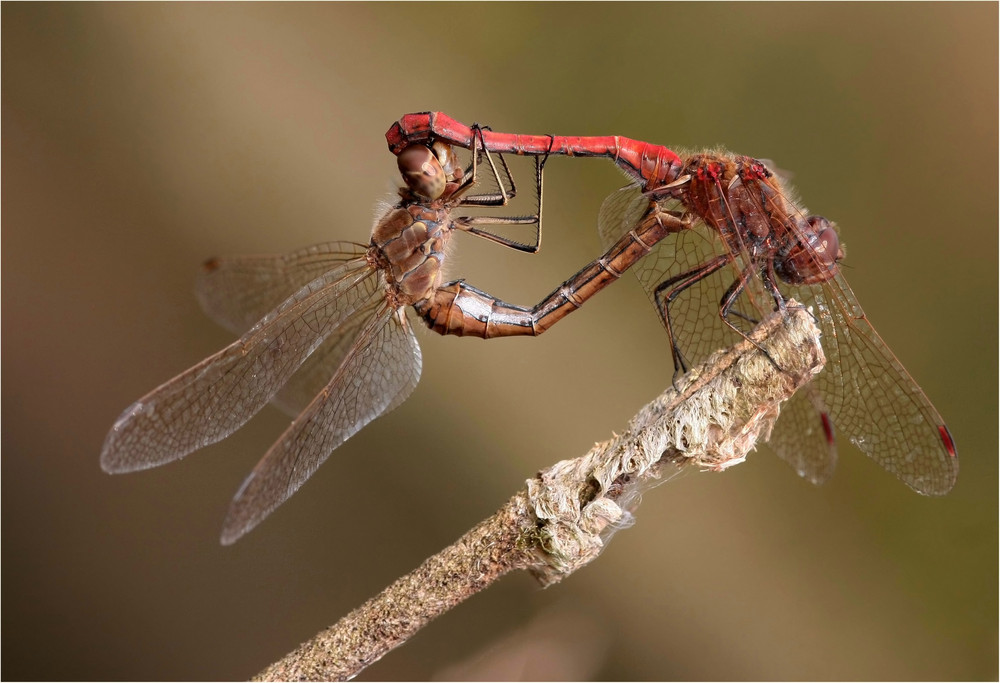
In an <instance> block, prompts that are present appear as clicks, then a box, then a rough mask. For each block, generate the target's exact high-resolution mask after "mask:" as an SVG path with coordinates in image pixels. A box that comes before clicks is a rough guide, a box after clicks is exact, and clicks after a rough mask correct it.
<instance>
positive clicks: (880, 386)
mask: <svg viewBox="0 0 1000 683" xmlns="http://www.w3.org/2000/svg"><path fill="white" fill-rule="evenodd" d="M474 132H475V131H473V130H472V129H471V128H470V127H469V126H466V125H465V124H462V123H460V122H459V121H456V120H455V119H453V118H451V117H449V116H447V115H445V114H443V113H440V112H419V113H414V114H407V115H405V116H404V117H402V118H401V119H400V120H399V121H398V122H396V123H395V124H393V126H392V127H391V128H390V129H389V131H388V132H387V133H386V139H387V142H388V144H389V148H390V150H391V151H392V152H394V153H400V152H401V151H402V150H404V149H407V148H408V147H409V146H411V145H413V144H417V143H423V144H428V143H429V142H431V141H435V142H437V141H443V142H447V143H448V144H451V145H454V146H457V147H465V148H469V146H470V144H471V141H472V135H473V133H474ZM479 144H480V145H482V146H483V147H485V149H487V150H490V151H493V152H496V153H507V154H521V155H538V154H542V153H545V154H547V155H556V154H561V155H567V156H585V157H604V158H609V159H611V160H613V161H614V163H616V164H617V165H618V166H619V167H620V168H621V169H622V170H623V171H624V172H625V174H626V175H627V176H628V177H629V179H630V183H629V185H627V186H626V187H624V188H621V189H620V190H618V191H617V192H614V193H613V194H611V195H610V196H609V197H608V198H607V199H606V200H605V202H604V204H603V205H602V207H601V210H600V214H599V217H598V229H599V233H600V235H601V239H602V242H603V244H604V247H605V248H606V252H605V253H604V255H602V256H601V257H600V258H598V259H597V260H596V261H594V262H593V263H592V264H591V265H590V266H589V268H590V272H591V274H592V277H591V280H590V282H591V283H592V284H593V286H594V287H597V288H600V287H603V286H606V285H607V284H610V282H612V281H614V280H615V279H617V278H618V277H619V276H620V275H621V274H622V272H623V271H624V270H625V269H628V268H630V267H632V266H633V265H636V264H637V265H636V268H635V272H636V274H637V275H638V278H639V280H640V283H641V284H642V286H643V288H644V289H645V291H646V292H647V294H648V295H649V297H650V299H651V301H652V303H653V305H654V307H655V309H656V312H657V314H658V315H659V317H660V320H661V321H662V322H663V324H664V326H665V328H666V331H667V334H668V337H669V342H670V349H671V355H672V359H673V362H674V367H675V373H678V372H684V371H686V370H687V369H688V367H689V366H690V364H691V363H692V362H698V361H700V360H703V359H704V358H705V357H707V356H708V355H709V354H710V353H711V352H713V351H715V350H717V349H719V348H724V347H728V346H730V345H731V344H733V343H734V342H735V341H738V340H739V339H741V338H746V336H747V334H748V332H749V329H750V328H751V327H752V326H753V325H754V324H756V322H757V321H759V320H760V319H762V318H763V317H764V315H765V314H766V313H768V312H770V311H773V310H782V309H784V308H785V307H786V302H787V301H789V300H790V299H794V300H795V301H797V302H799V303H800V305H804V306H808V307H809V308H810V310H811V311H812V312H813V315H814V317H815V318H816V319H817V322H818V323H819V325H820V327H821V330H822V338H823V346H824V349H825V351H826V355H827V358H828V361H829V362H828V363H827V365H826V368H825V369H824V370H823V371H822V372H821V373H820V374H819V375H818V376H817V377H816V378H815V379H814V380H813V381H812V382H810V384H808V385H806V386H805V387H804V388H803V389H804V390H800V391H799V392H798V393H797V394H796V395H795V396H793V397H792V399H791V400H790V401H789V402H788V403H787V404H786V405H785V406H784V407H783V408H782V412H781V414H780V416H779V419H778V421H777V423H776V424H775V427H774V430H773V432H772V434H771V435H770V440H769V442H768V445H770V446H771V448H772V449H773V450H774V451H775V452H776V453H777V455H778V456H779V457H781V458H782V459H784V460H785V461H787V462H788V463H789V464H791V465H792V467H793V468H794V469H795V470H796V471H797V472H798V473H799V474H800V475H801V476H803V477H805V478H807V479H808V480H810V481H812V482H813V483H816V484H820V483H823V482H824V481H826V480H827V479H829V477H830V476H831V475H832V473H833V470H834V468H835V465H836V462H837V448H836V441H835V425H836V430H837V431H839V432H841V433H842V434H844V435H846V436H847V438H848V439H849V441H850V442H851V443H852V444H854V445H855V446H856V447H857V448H858V449H859V450H861V451H862V452H864V453H865V454H866V455H868V456H869V457H870V458H871V459H872V460H874V461H875V462H876V463H878V464H879V465H881V466H882V467H883V468H884V469H886V470H887V471H889V472H891V473H892V474H894V475H895V476H896V477H897V478H899V479H900V480H902V481H903V482H904V483H905V484H907V485H908V486H909V487H910V488H912V489H914V490H915V491H917V492H918V493H922V494H925V495H935V496H936V495H944V494H945V493H947V492H948V491H950V490H951V488H952V487H953V486H954V483H955V480H956V477H957V475H958V457H957V451H956V447H955V442H954V440H953V438H952V436H951V433H950V432H949V430H948V428H947V426H946V425H945V423H944V420H943V419H942V418H941V415H940V414H939V413H938V411H937V410H936V409H935V408H934V406H933V405H932V404H931V402H930V400H929V399H928V398H927V396H926V395H925V394H924V392H923V391H922V390H921V389H920V387H919V386H918V385H917V383H916V382H915V381H914V380H913V378H912V377H911V376H910V374H909V373H908V372H907V371H906V369H905V368H904V367H903V365H902V364H901V363H900V362H899V361H898V360H897V359H896V357H895V355H894V354H893V353H892V351H891V350H890V349H889V347H888V346H887V345H886V344H885V342H884V341H883V340H882V338H881V337H880V336H879V335H878V333H877V332H876V331H875V329H874V327H872V325H871V323H870V322H869V320H868V318H867V316H866V315H865V313H864V311H863V310H862V308H861V306H860V304H859V303H858V300H857V298H856V297H855V295H854V293H853V291H852V290H851V288H850V286H849V285H848V283H847V281H846V280H845V279H844V276H843V273H842V271H841V268H840V261H841V260H842V259H843V258H844V249H843V247H842V246H841V244H840V239H839V236H838V233H837V230H836V226H835V225H834V224H833V223H832V222H831V221H829V220H827V219H826V218H824V217H822V216H818V215H813V214H809V213H808V211H807V210H806V209H805V208H804V207H803V206H801V205H800V204H799V203H797V202H796V201H795V200H794V199H793V198H792V195H791V191H790V189H789V187H788V186H787V184H786V183H785V181H784V180H783V179H782V178H781V175H780V174H779V173H776V172H775V171H774V170H772V169H771V168H770V166H769V164H768V163H766V162H764V161H761V160H759V159H755V158H752V157H748V156H743V155H738V154H732V153H730V152H727V151H724V150H710V151H707V152H698V153H684V154H680V153H677V152H674V151H673V150H671V149H669V148H667V147H664V146H662V145H657V144H651V143H647V142H644V141H639V140H633V139H630V138H627V137H623V136H585V137H574V136H550V135H522V134H509V133H498V132H494V131H484V132H483V134H482V137H481V138H480V139H479ZM585 270H587V269H585ZM581 272H582V271H581Z"/></svg>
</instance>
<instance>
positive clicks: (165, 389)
mask: <svg viewBox="0 0 1000 683" xmlns="http://www.w3.org/2000/svg"><path fill="white" fill-rule="evenodd" d="M382 291H383V290H382V285H381V276H379V275H377V274H376V272H375V271H374V270H373V269H372V268H371V267H370V266H369V265H368V263H367V261H365V260H364V259H354V260H351V261H345V262H343V263H341V264H340V265H339V266H338V267H336V268H334V269H332V270H330V271H329V272H326V273H324V274H323V275H321V276H320V277H317V278H316V279H314V280H313V281H311V282H309V283H308V284H307V285H305V286H304V287H302V288H300V289H299V290H298V291H296V292H295V293H293V294H292V295H291V296H290V297H288V298H287V299H286V300H285V301H284V302H283V303H281V304H280V305H279V306H278V307H277V308H276V309H274V310H273V311H272V312H270V313H268V314H267V315H265V316H264V317H263V318H262V319H261V320H260V321H258V322H257V324H256V325H254V326H253V327H251V328H250V329H249V330H248V331H247V332H246V333H245V334H244V335H243V336H242V337H241V338H240V339H238V340H237V341H235V342H233V343H232V344H230V345H229V346H227V347H226V348H224V349H223V350H222V351H219V352H218V353H216V354H215V355H213V356H210V357H209V358H206V359H205V360H204V361H202V362H201V363H199V364H197V365H195V366H194V367H193V368H191V369H189V370H188V371H186V372H184V373H182V374H181V375H179V376H177V377H175V378H174V379H172V380H170V381H169V382H167V383H166V384H163V385H162V386H160V387H158V388H157V389H154V390H153V391H152V392H150V393H149V394H147V395H146V396H144V397H143V398H141V399H139V400H138V401H136V402H135V403H134V404H132V406H130V407H129V408H128V409H126V410H125V412H124V413H122V415H121V417H119V418H118V420H117V421H116V422H115V424H114V426H113V427H112V428H111V431H110V432H109V433H108V436H107V438H106V440H105V442H104V448H103V450H102V453H101V466H102V467H103V468H104V469H105V470H107V471H109V472H129V471H134V470H140V469H146V468H149V467H155V466H157V465H161V464H164V463H167V462H170V461H172V460H176V459H178V458H182V457H184V456H185V455H187V454H188V453H191V452H193V451H195V450H197V449H199V448H201V447H203V446H207V445H208V444H211V443H215V442H216V441H219V440H221V439H224V438H225V437H226V436H228V435H229V434H231V433H232V432H234V431H235V430H236V429H238V428H239V427H241V426H242V425H243V424H245V423H246V422H247V421H248V420H249V419H250V418H251V417H253V415H255V414H256V413H257V412H258V411H259V410H260V409H261V408H262V407H263V406H264V405H265V404H266V403H267V402H268V401H269V400H270V399H271V397H272V396H274V394H275V393H276V392H277V391H278V389H279V388H280V387H281V386H282V384H284V383H285V382H286V381H288V379H289V378H290V377H291V376H292V374H293V373H294V372H295V371H296V370H297V369H298V368H299V367H300V366H301V364H302V363H303V361H305V359H306V358H307V357H308V356H309V354H310V353H312V352H313V351H314V350H315V349H316V348H317V346H319V345H320V343H321V342H322V341H323V340H324V339H325V338H327V337H328V336H329V335H331V334H332V333H333V332H334V331H335V330H336V329H337V328H338V327H339V326H340V325H341V324H342V323H344V322H345V321H347V320H348V319H350V318H351V316H352V315H354V314H355V313H356V312H358V311H360V310H363V309H364V308H365V307H366V306H370V305H371V303H372V302H374V301H378V300H379V299H380V298H381V297H383V296H384V295H383V293H382Z"/></svg>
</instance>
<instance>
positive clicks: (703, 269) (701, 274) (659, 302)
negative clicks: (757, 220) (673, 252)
mask: <svg viewBox="0 0 1000 683" xmlns="http://www.w3.org/2000/svg"><path fill="white" fill-rule="evenodd" d="M727 263H729V257H728V256H725V255H719V256H716V257H715V258H713V259H712V260H710V261H706V262H705V263H702V264H701V265H699V266H697V267H695V268H692V269H691V270H688V271H686V272H684V273H681V274H679V275H674V276H672V277H670V278H667V279H666V280H664V281H663V282H661V283H660V284H659V285H657V286H656V289H655V290H653V299H654V301H655V302H656V308H657V310H658V311H659V312H660V317H661V318H662V319H663V324H664V325H665V326H666V328H667V336H668V337H669V339H670V353H671V356H672V358H673V362H674V379H675V380H676V379H677V377H679V376H680V375H682V374H684V373H685V372H687V371H688V364H687V361H685V360H684V355H683V354H682V353H681V350H680V346H679V344H678V342H677V336H676V335H675V334H674V328H673V323H672V322H671V319H670V304H671V303H673V301H674V300H675V299H676V298H677V297H678V296H680V294H681V293H682V292H683V291H684V290H686V289H688V288H689V287H691V286H692V285H695V284H697V283H698V282H700V281H702V280H704V279H705V278H706V277H708V276H709V275H711V274H712V273H714V272H716V271H717V270H719V269H720V268H722V267H723V266H725V265H726V264H727ZM675 285H676V286H675Z"/></svg>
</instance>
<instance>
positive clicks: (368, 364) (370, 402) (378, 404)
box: [222, 305, 421, 545]
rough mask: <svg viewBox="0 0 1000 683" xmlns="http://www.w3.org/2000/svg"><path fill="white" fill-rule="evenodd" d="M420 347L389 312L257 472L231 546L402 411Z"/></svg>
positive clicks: (236, 509) (228, 530) (400, 317)
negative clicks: (356, 439) (367, 429)
mask: <svg viewBox="0 0 1000 683" xmlns="http://www.w3.org/2000/svg"><path fill="white" fill-rule="evenodd" d="M420 367H421V357H420V347H419V345H418V344H417V340H416V337H415V336H414V335H413V331H412V329H411V328H410V325H409V323H408V322H407V320H406V317H405V315H404V314H403V312H402V311H396V310H395V309H393V308H391V307H390V306H388V305H383V306H382V307H381V308H380V309H379V310H378V311H377V312H376V313H375V315H374V316H372V317H370V318H369V319H368V323H367V325H365V327H364V329H363V330H362V331H361V333H360V335H359V336H358V339H357V342H356V343H355V344H354V346H353V347H352V348H351V350H350V351H349V352H348V353H347V355H346V356H345V358H344V361H343V363H341V365H340V367H339V368H338V369H337V372H336V374H335V375H334V376H333V378H332V379H331V380H330V382H329V383H328V384H327V385H326V387H325V388H324V389H323V390H322V391H321V392H320V393H319V395H318V396H316V398H315V399H313V401H312V403H310V404H309V406H308V407H307V408H306V410H305V411H304V412H303V413H302V415H300V416H299V417H298V418H296V419H295V420H294V421H293V422H292V424H291V425H290V426H289V427H288V429H287V430H286V431H285V433H284V434H282V435H281V438H279V439H278V441H277V442H276V443H275V444H274V445H273V446H272V447H271V448H270V450H268V452H267V454H266V455H264V457H263V458H262V459H261V461H260V462H259V463H258V464H257V466H256V467H254V469H253V472H251V473H250V475H249V476H248V477H247V479H246V481H244V482H243V485H242V486H241V487H240V489H239V491H238V492H237V493H236V497H235V498H234V499H233V502H232V504H231V505H230V508H229V513H228V514H227V516H226V521H225V523H224V525H223V531H222V542H223V543H224V544H226V545H228V544H230V543H233V542H234V541H236V540H237V539H238V538H239V537H240V536H242V535H243V534H245V533H246V532H247V531H249V530H250V529H252V528H253V527H255V526H256V525H257V524H259V523H260V522H261V520H263V519H264V518H265V517H267V516H268V515H269V514H270V513H271V512H272V511H273V510H274V509H275V508H276V507H278V506H279V505H281V503H283V502H284V501H285V500H287V499H288V497H289V496H291V495H292V494H293V493H295V491H297V490H298V488H299V487H300V486H302V484H303V483H305V481H306V479H308V478H309V477H310V476H311V475H312V473H313V472H315V471H316V468H318V467H319V466H320V465H321V464H323V462H324V461H325V460H326V459H327V458H328V457H329V456H330V454H331V453H332V452H333V451H334V449H336V448H337V447H338V446H339V445H340V444H342V443H343V442H344V441H346V440H347V439H349V438H350V437H351V436H353V435H354V434H355V433H356V432H357V431H358V430H360V429H361V428H362V427H364V426H365V425H366V424H368V423H369V422H371V421H372V420H374V419H375V418H377V417H379V416H380V415H383V414H384V413H386V412H388V411H390V410H392V409H393V408H395V407H396V406H398V405H399V404H400V403H402V402H403V401H404V400H405V399H406V398H407V397H408V396H409V395H410V392H412V391H413V389H414V387H416V385H417V382H418V381H419V379H420Z"/></svg>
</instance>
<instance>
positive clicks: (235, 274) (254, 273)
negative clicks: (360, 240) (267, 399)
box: [196, 242, 368, 417]
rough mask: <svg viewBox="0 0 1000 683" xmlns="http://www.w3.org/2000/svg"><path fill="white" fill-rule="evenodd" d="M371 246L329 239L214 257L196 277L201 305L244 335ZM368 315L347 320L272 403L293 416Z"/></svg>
mask: <svg viewBox="0 0 1000 683" xmlns="http://www.w3.org/2000/svg"><path fill="white" fill-rule="evenodd" d="M367 251H368V247H366V246H365V245H363V244H357V243H354V242H326V243H323V244H317V245H315V246H311V247H307V248H305V249H300V250H298V251H295V252H292V253H290V254H278V255H264V256H235V257H223V258H214V259H210V260H209V261H208V262H207V263H206V264H205V267H204V268H203V269H202V272H201V274H200V276H199V278H198V282H197V285H196V292H197V296H198V301H199V302H200V303H201V306H202V309H203V310H204V311H205V312H206V313H207V314H208V315H209V317H211V318H212V319H213V320H215V321H216V322H217V323H219V324H220V325H222V326H223V327H226V328H227V329H229V330H231V331H233V332H236V333H237V334H242V333H243V332H245V331H246V330H248V329H249V328H250V327H251V326H252V325H253V324H254V323H255V322H257V321H258V320H260V318H262V317H263V316H264V315H265V314H266V313H267V312H268V311H270V310H271V309H273V308H274V307H275V306H277V305H278V304H279V303H281V302H282V301H284V300H285V299H286V298H288V296H289V295H291V294H292V293H294V292H295V291H297V290H298V289H300V288H301V287H302V286H304V285H306V284H308V283H309V282H312V281H313V280H314V279H315V278H316V277H319V276H320V275H322V274H323V273H325V272H327V271H329V270H332V269H333V268H337V267H339V266H340V265H342V264H344V263H346V262H348V261H351V260H354V259H358V258H362V257H364V255H365V253H366V252H367ZM365 322H367V321H366V320H365V319H364V316H354V317H351V318H349V319H348V320H346V321H344V323H343V324H342V325H341V326H340V327H339V328H337V330H335V331H334V332H333V333H332V334H330V336H329V337H328V338H327V339H326V341H324V342H323V343H322V344H321V345H320V346H319V348H317V349H316V351H315V352H314V353H313V354H312V355H310V356H309V358H308V359H307V360H306V361H305V362H304V363H303V364H302V367H300V368H299V369H298V370H297V371H296V372H295V374H294V375H293V376H292V378H291V379H290V380H288V382H286V383H285V385H284V386H283V387H282V388H281V389H280V390H279V391H278V393H277V394H276V395H275V396H274V398H273V400H272V403H274V404H275V405H276V406H278V407H279V408H281V410H282V411H283V412H285V413H286V414H288V415H290V416H291V417H295V416H296V415H298V414H299V413H301V412H302V411H303V410H304V409H305V407H306V406H307V405H309V402H310V401H312V399H313V397H315V396H316V394H318V393H319V391H320V390H321V389H322V388H323V387H324V386H325V385H326V383H327V382H328V381H329V380H330V378H331V377H332V376H333V373H334V372H336V370H337V367H338V366H339V365H340V363H341V361H343V359H344V355H345V354H346V353H347V351H348V350H349V349H350V348H351V346H352V345H353V344H354V340H355V339H356V338H357V336H358V334H359V333H360V331H361V328H362V327H363V326H364V324H365Z"/></svg>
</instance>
